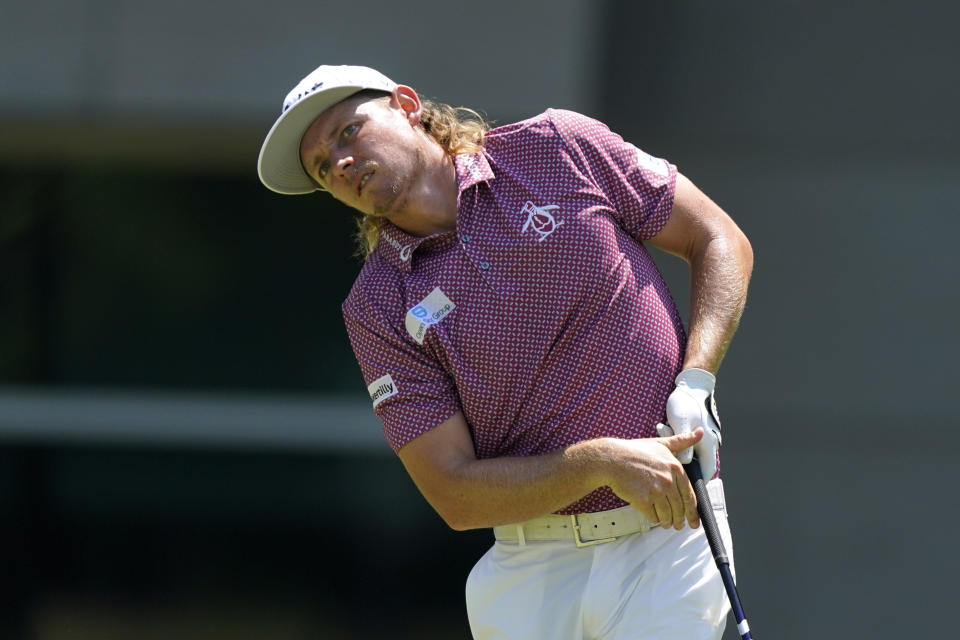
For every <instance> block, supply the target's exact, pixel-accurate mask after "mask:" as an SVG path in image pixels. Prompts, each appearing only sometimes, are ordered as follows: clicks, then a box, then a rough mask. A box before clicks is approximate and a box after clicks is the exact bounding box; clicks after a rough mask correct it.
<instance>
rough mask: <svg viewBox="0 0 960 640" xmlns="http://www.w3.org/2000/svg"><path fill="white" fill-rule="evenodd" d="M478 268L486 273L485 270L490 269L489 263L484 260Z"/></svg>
mask: <svg viewBox="0 0 960 640" xmlns="http://www.w3.org/2000/svg"><path fill="white" fill-rule="evenodd" d="M480 268H481V269H483V270H484V271H486V270H487V269H489V268H490V263H489V262H487V261H486V260H484V261H483V262H481V263H480Z"/></svg>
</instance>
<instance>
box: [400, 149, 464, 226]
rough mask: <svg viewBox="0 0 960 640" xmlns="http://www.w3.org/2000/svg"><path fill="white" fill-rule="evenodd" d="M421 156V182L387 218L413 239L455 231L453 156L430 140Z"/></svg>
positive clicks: (455, 201) (455, 185)
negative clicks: (401, 205)
mask: <svg viewBox="0 0 960 640" xmlns="http://www.w3.org/2000/svg"><path fill="white" fill-rule="evenodd" d="M430 142H432V143H433V144H431V145H429V146H428V149H427V150H426V153H425V154H424V155H425V157H424V163H423V166H422V171H421V179H420V180H419V181H418V182H417V184H416V186H415V188H414V189H413V190H412V192H411V193H410V194H409V197H408V198H407V201H406V203H405V204H404V206H403V207H401V208H400V209H399V210H398V211H397V212H396V213H392V214H389V215H387V219H388V220H389V221H390V222H392V223H393V224H394V225H396V226H397V227H399V228H400V229H403V230H404V231H406V232H407V233H409V234H411V235H414V236H429V235H433V234H435V233H444V232H447V231H454V230H455V229H456V228H457V195H458V187H457V170H456V167H455V166H454V164H453V157H452V156H451V155H450V154H448V153H446V152H445V151H443V149H442V148H441V147H440V145H438V144H437V143H436V142H434V141H433V139H432V138H431V139H430Z"/></svg>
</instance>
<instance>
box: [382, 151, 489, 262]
mask: <svg viewBox="0 0 960 640" xmlns="http://www.w3.org/2000/svg"><path fill="white" fill-rule="evenodd" d="M453 164H454V167H455V168H456V170H457V190H458V198H459V194H460V193H463V192H464V191H466V190H467V189H469V188H470V187H472V186H474V185H476V184H478V183H480V182H483V181H485V180H492V179H493V178H494V175H493V169H491V168H490V162H488V161H487V158H486V156H485V155H484V154H483V152H479V153H471V154H461V155H455V156H454V157H453ZM455 241H456V233H454V232H452V231H451V232H448V233H437V234H434V235H431V236H423V237H421V236H413V235H410V234H409V233H407V232H406V231H404V230H402V229H400V228H399V227H397V226H395V225H394V224H393V223H391V222H390V221H389V220H383V221H382V222H381V223H380V242H379V243H378V244H377V248H376V251H377V252H378V253H380V255H381V256H383V257H384V259H385V260H386V261H387V262H388V263H390V264H391V265H393V267H394V268H395V269H397V270H398V271H401V272H404V273H409V271H410V268H411V265H412V263H413V254H414V252H415V251H416V250H417V249H419V248H422V249H423V250H430V251H436V250H438V249H442V248H443V247H446V246H448V245H450V244H453V243H454V242H455Z"/></svg>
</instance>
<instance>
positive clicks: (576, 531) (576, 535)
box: [570, 514, 617, 548]
mask: <svg viewBox="0 0 960 640" xmlns="http://www.w3.org/2000/svg"><path fill="white" fill-rule="evenodd" d="M570 522H571V523H572V524H573V542H574V543H575V544H576V545H577V547H581V548H582V547H592V546H593V545H596V544H605V543H607V542H613V541H614V540H616V539H617V538H616V536H614V537H613V538H597V539H596V540H587V541H586V542H584V541H583V540H581V539H580V520H579V519H578V518H577V514H572V515H571V516H570Z"/></svg>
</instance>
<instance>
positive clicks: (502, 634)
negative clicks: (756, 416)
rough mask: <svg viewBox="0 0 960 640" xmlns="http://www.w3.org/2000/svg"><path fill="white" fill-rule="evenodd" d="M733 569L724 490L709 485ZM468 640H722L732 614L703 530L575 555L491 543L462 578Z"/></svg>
mask: <svg viewBox="0 0 960 640" xmlns="http://www.w3.org/2000/svg"><path fill="white" fill-rule="evenodd" d="M707 489H708V491H709V493H710V498H711V501H712V502H713V508H714V514H715V515H716V518H717V524H718V525H719V527H720V532H721V537H722V538H723V542H724V544H725V545H726V548H727V554H728V555H729V557H730V562H731V570H733V545H732V542H731V539H730V528H729V526H728V524H727V512H726V503H725V500H724V497H723V484H722V483H721V481H720V480H719V479H716V480H712V481H711V482H709V483H708V484H707ZM466 596H467V615H468V617H469V620H470V629H471V631H472V633H473V637H474V638H475V640H719V638H720V637H721V636H722V635H723V628H724V626H725V624H726V617H727V613H728V612H729V610H730V605H729V602H728V600H727V596H726V593H725V592H724V589H723V582H722V580H721V578H720V572H719V571H717V567H716V564H715V563H714V560H713V556H712V555H711V553H710V546H709V545H708V543H707V538H706V536H705V535H704V533H703V527H702V525H701V527H700V528H698V529H690V528H689V527H685V528H684V529H681V530H680V531H676V530H674V529H666V530H665V529H661V528H659V527H658V528H655V529H653V530H651V531H648V532H646V533H637V534H631V535H627V536H623V537H621V538H618V539H617V540H615V541H614V542H609V543H605V544H599V545H594V546H589V547H583V548H577V547H576V546H575V545H574V543H573V541H572V540H570V541H549V542H527V543H526V544H525V545H519V544H516V543H505V542H499V541H498V542H496V543H495V544H494V545H493V547H492V548H491V549H490V550H489V551H487V553H486V554H485V555H484V556H483V557H482V558H481V559H480V561H479V562H477V564H476V566H475V567H474V568H473V570H472V571H471V572H470V576H469V577H468V578H467V586H466Z"/></svg>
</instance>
